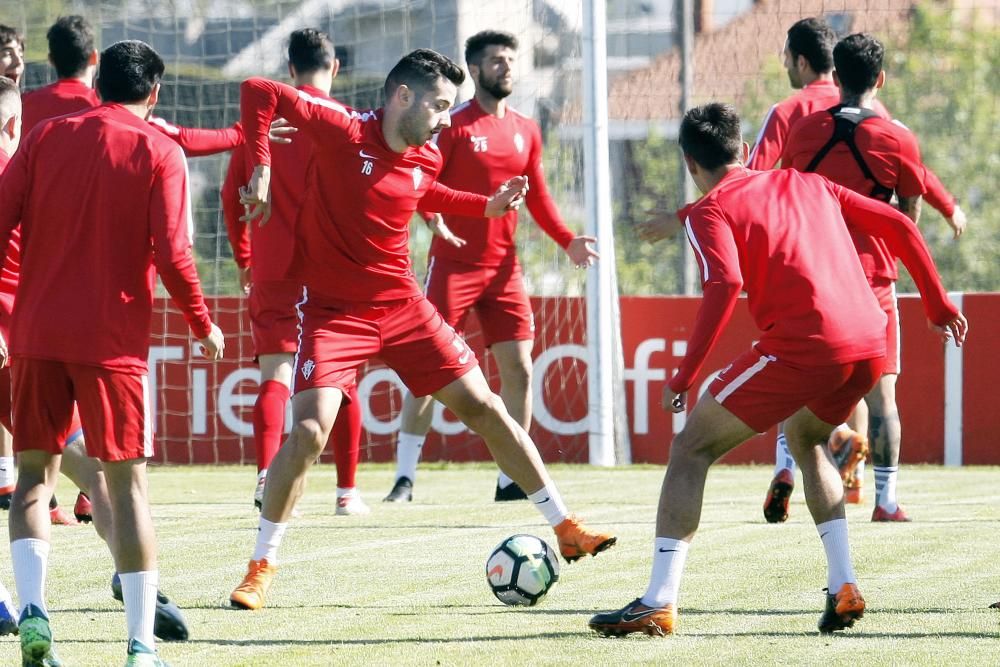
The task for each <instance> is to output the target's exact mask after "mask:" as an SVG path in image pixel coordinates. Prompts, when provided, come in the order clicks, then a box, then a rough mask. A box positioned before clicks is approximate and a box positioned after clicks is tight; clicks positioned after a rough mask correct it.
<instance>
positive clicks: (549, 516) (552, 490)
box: [528, 482, 569, 528]
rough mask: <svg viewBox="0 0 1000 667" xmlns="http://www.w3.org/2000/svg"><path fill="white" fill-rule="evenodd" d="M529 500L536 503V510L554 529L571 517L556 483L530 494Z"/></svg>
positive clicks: (550, 483)
mask: <svg viewBox="0 0 1000 667" xmlns="http://www.w3.org/2000/svg"><path fill="white" fill-rule="evenodd" d="M528 500H530V501H531V502H533V503H535V509H537V510H538V511H539V512H541V513H542V516H544V517H545V520H546V521H548V522H549V525H550V526H552V527H553V528H554V527H555V526H558V525H559V524H561V523H562V522H563V521H565V520H566V517H568V516H569V510H567V509H566V505H565V503H563V499H562V496H560V495H559V489H557V488H556V484H555V482H549V483H548V484H546V485H545V486H543V487H542V488H540V489H539V490H538V491H535V492H534V493H529V494H528Z"/></svg>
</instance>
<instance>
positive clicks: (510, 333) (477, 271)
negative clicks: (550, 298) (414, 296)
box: [424, 257, 535, 347]
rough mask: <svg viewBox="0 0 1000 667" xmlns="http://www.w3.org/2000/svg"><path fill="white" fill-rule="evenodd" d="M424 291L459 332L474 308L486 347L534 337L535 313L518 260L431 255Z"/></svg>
mask: <svg viewBox="0 0 1000 667" xmlns="http://www.w3.org/2000/svg"><path fill="white" fill-rule="evenodd" d="M424 292H425V294H426V295H427V300H428V301H430V302H431V303H432V304H434V306H435V307H436V308H437V309H438V311H440V313H441V316H442V317H443V318H444V321H445V322H447V323H448V325H449V326H451V327H452V328H454V329H455V330H456V331H458V332H459V333H460V334H461V333H464V330H465V318H466V317H467V316H468V314H469V310H470V309H472V308H475V309H476V315H477V316H478V317H479V324H480V327H481V328H482V330H483V340H484V343H485V345H486V347H489V346H490V345H493V344H494V343H505V342H507V341H513V340H533V339H534V338H535V316H534V314H533V313H532V310H531V301H530V300H529V299H528V293H527V291H526V290H525V288H524V277H523V275H522V273H521V265H520V264H518V263H517V262H513V263H511V264H505V265H503V266H470V265H468V264H461V263H459V262H453V261H449V260H447V259H441V258H440V257H431V258H430V261H429V262H428V264H427V278H426V280H425V281H424Z"/></svg>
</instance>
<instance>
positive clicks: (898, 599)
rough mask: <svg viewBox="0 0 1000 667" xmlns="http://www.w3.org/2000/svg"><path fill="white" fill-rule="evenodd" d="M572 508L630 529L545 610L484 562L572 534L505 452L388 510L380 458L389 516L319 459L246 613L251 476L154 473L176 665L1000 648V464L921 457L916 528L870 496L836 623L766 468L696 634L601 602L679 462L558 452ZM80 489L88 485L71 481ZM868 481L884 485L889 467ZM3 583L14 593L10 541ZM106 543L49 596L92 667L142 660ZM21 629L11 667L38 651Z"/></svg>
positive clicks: (629, 580)
mask: <svg viewBox="0 0 1000 667" xmlns="http://www.w3.org/2000/svg"><path fill="white" fill-rule="evenodd" d="M552 472H553V475H554V477H555V479H556V480H557V481H558V482H559V484H560V487H561V490H562V493H563V496H564V497H565V498H566V500H567V503H568V504H569V505H570V507H571V509H573V510H575V511H577V512H580V513H581V514H583V515H584V516H585V517H586V518H587V519H588V521H589V522H590V523H592V524H593V525H595V526H601V527H607V528H613V529H614V530H615V531H616V532H617V534H618V536H619V544H618V546H617V547H615V548H614V549H613V550H611V551H609V552H607V553H605V554H602V555H601V556H600V557H598V558H596V559H587V560H585V561H580V562H578V563H576V564H574V565H564V566H563V569H562V575H561V579H560V582H559V583H558V584H557V585H556V586H555V588H554V589H553V590H552V592H551V593H550V594H549V596H548V598H546V599H545V600H543V601H542V603H541V604H540V605H539V606H538V607H535V608H530V609H514V608H506V607H504V606H502V605H501V604H500V603H499V602H497V601H496V600H495V599H494V598H493V596H492V594H491V593H490V591H489V588H488V587H487V585H486V582H485V573H484V562H485V559H486V556H487V555H488V554H489V552H490V550H491V549H492V548H493V547H494V546H495V545H496V544H497V543H498V542H499V541H500V540H501V539H503V538H504V537H506V536H507V535H510V534H512V533H516V532H529V533H533V534H536V535H539V536H542V537H544V538H545V539H547V540H549V541H550V543H552V542H554V540H553V539H552V534H551V532H550V531H549V529H548V527H547V526H546V525H545V524H544V522H543V521H542V520H541V518H540V516H539V515H538V514H537V513H536V512H535V511H534V510H533V509H532V508H531V507H530V506H529V505H528V504H526V503H509V504H503V505H497V504H495V503H493V502H492V492H493V484H494V477H493V471H492V469H490V468H488V467H485V466H438V467H432V466H429V467H426V468H422V469H421V471H420V474H419V478H418V480H417V487H416V501H415V502H414V503H413V504H411V505H406V506H386V505H383V504H382V503H381V502H379V501H380V499H381V497H382V495H383V494H384V493H385V492H386V491H387V490H388V488H389V486H390V485H391V482H392V471H391V470H390V469H389V468H388V467H386V466H363V467H362V470H361V471H360V474H359V483H360V486H361V488H362V490H363V492H364V497H365V500H366V501H367V502H368V503H369V504H370V505H371V506H372V508H373V510H374V512H373V514H372V515H371V516H369V517H337V516H334V514H333V511H332V509H333V489H334V486H335V474H334V472H333V470H332V468H331V467H329V466H322V467H317V468H316V469H314V471H313V472H312V473H311V475H310V486H309V489H308V490H307V492H306V496H305V498H304V500H303V502H302V503H301V505H300V510H301V512H302V516H301V517H299V518H297V519H293V521H292V523H291V527H290V529H289V531H288V533H287V534H286V537H285V543H284V545H283V546H282V550H281V561H282V562H281V569H280V573H279V575H278V577H277V579H276V580H275V584H274V586H273V588H272V589H271V595H270V597H269V599H268V606H267V608H265V609H264V610H262V611H259V612H243V611H234V610H231V609H229V606H228V595H229V592H230V590H231V589H232V588H233V586H235V585H236V584H237V583H238V582H239V580H240V578H241V577H242V574H243V572H244V566H245V564H246V561H247V559H248V557H249V555H250V553H251V550H252V547H253V540H254V535H255V527H256V512H255V511H254V510H253V509H252V506H251V503H250V493H251V490H252V486H253V477H254V475H253V470H252V469H251V468H232V467H228V468H208V467H177V468H157V469H154V470H153V471H152V474H151V483H150V487H151V489H152V496H153V502H154V508H153V512H154V515H155V520H156V527H157V531H158V535H159V540H160V576H161V588H162V589H163V590H164V591H165V592H166V593H167V594H168V595H170V596H171V597H173V598H174V600H175V601H176V602H177V603H178V604H179V605H180V606H181V607H182V608H183V609H184V612H185V615H186V617H187V620H188V623H189V625H190V627H191V633H192V639H191V641H189V642H187V643H184V644H166V643H160V645H159V648H160V653H161V655H162V656H163V657H164V658H165V659H166V660H167V661H169V662H171V663H172V664H173V665H175V667H176V666H179V665H180V666H184V665H199V666H200V665H269V666H271V665H390V664H394V665H437V664H441V665H463V666H469V665H489V664H495V665H526V664H533V665H549V664H565V665H608V664H639V663H643V664H653V663H661V664H663V663H667V662H668V661H669V663H670V664H675V665H686V664H705V665H762V664H775V663H782V664H816V665H824V666H826V665H837V664H849V665H852V666H857V665H860V664H892V665H919V664H928V665H931V664H933V665H939V664H949V665H954V664H970V665H984V664H997V663H998V662H1000V640H998V629H1000V627H998V623H1000V613H998V612H996V611H995V610H989V609H987V608H986V607H987V606H988V605H989V604H990V603H991V602H994V601H996V600H997V599H1000V570H998V568H997V565H996V563H997V561H996V558H997V549H996V536H997V534H998V529H1000V509H998V508H1000V486H998V484H997V480H998V479H1000V470H998V469H996V468H993V469H989V468H971V469H943V468H937V467H905V468H904V470H903V474H902V475H901V479H900V496H901V498H902V500H903V502H904V504H905V505H906V507H907V509H908V510H909V511H910V513H911V515H912V516H913V518H914V522H913V523H911V524H899V525H894V524H872V523H870V522H869V521H868V519H869V516H870V512H871V506H870V500H869V504H868V505H867V506H866V507H864V508H861V507H852V508H849V511H848V518H849V520H850V522H851V531H852V535H851V536H852V541H853V553H854V557H855V564H856V567H857V570H858V574H859V578H860V585H861V589H862V591H863V592H864V594H865V597H866V598H867V600H868V613H867V614H866V615H865V618H864V619H863V620H861V621H860V622H859V623H858V625H857V626H856V627H855V629H854V630H851V631H848V632H846V633H844V634H843V635H842V636H841V635H838V636H834V637H821V636H819V635H818V634H817V633H816V630H815V628H816V620H817V618H818V616H819V612H820V609H821V606H822V602H823V597H822V593H821V591H820V589H821V588H822V587H823V586H824V584H825V574H824V569H823V555H822V548H821V546H820V542H819V539H818V537H817V535H816V532H815V529H814V527H813V526H812V523H811V521H810V520H809V518H808V514H807V512H806V509H805V505H804V503H803V501H802V497H801V493H799V492H797V493H796V495H795V497H794V500H793V506H792V516H791V518H790V519H789V521H788V523H787V524H785V525H778V526H770V525H766V524H764V523H763V519H762V518H761V514H760V504H761V502H762V500H763V494H764V490H765V488H766V486H767V483H768V480H769V478H770V472H771V471H770V469H767V468H764V467H752V468H747V467H739V468H737V467H722V468H719V469H717V470H714V471H713V472H712V473H711V475H710V478H709V486H708V490H707V492H706V503H705V511H704V516H703V520H702V526H701V530H700V532H699V533H698V537H697V539H696V540H695V542H694V544H693V545H692V547H691V551H690V554H689V557H688V563H687V571H686V572H685V576H684V582H683V585H682V588H681V600H680V609H681V611H680V628H679V631H680V634H678V635H676V636H674V637H670V638H667V639H650V638H647V637H644V636H634V637H632V638H629V639H624V640H622V639H617V640H614V639H600V638H597V637H595V636H592V635H591V634H590V633H589V632H588V631H587V628H586V622H587V619H588V618H589V616H590V615H591V614H592V613H594V612H596V611H602V610H607V609H612V608H616V607H619V606H621V605H623V604H625V603H626V602H628V601H629V600H631V599H632V598H634V597H636V596H637V595H640V594H641V593H642V592H643V591H644V590H645V587H646V582H647V577H648V575H649V564H650V554H651V544H652V543H651V540H652V535H653V519H654V516H655V503H656V499H657V496H658V493H659V485H660V481H661V479H662V469H661V468H657V467H648V466H634V467H630V468H623V469H611V470H606V469H596V468H590V467H582V466H553V469H552ZM60 490H61V495H62V498H63V499H64V501H65V502H69V501H70V500H71V491H70V490H69V487H68V485H67V484H65V483H63V486H62V488H61V489H60ZM867 490H868V491H869V492H870V491H872V488H871V479H870V477H869V480H868V488H867ZM0 552H2V553H0V577H2V579H3V581H4V582H5V583H6V584H7V585H8V587H10V588H13V577H12V574H11V571H10V559H9V552H8V547H7V546H6V545H4V546H0ZM111 571H112V565H111V558H110V556H109V555H108V552H107V549H105V548H104V545H103V544H102V543H101V542H100V541H99V540H98V538H97V537H96V535H95V533H94V532H93V530H91V529H90V528H63V527H56V528H53V533H52V557H51V561H50V574H49V605H50V610H51V615H52V623H53V626H52V627H53V631H54V633H55V636H56V642H57V647H58V649H59V651H60V654H61V655H62V657H63V660H64V661H65V663H66V664H67V665H70V666H72V667H79V666H87V665H94V666H104V665H114V664H122V662H123V661H124V650H125V647H124V641H123V639H122V638H123V635H124V626H125V621H124V614H123V612H122V610H121V606H120V605H119V604H118V603H116V602H115V601H114V600H112V599H111V593H110V590H109V587H108V580H109V578H110V575H111ZM17 655H18V654H17V644H16V639H12V638H4V639H2V640H0V665H12V664H16V662H17Z"/></svg>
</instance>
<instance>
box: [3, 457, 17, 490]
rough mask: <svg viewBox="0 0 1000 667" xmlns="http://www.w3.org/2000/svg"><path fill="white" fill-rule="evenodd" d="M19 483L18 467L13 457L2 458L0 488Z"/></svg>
mask: <svg viewBox="0 0 1000 667" xmlns="http://www.w3.org/2000/svg"><path fill="white" fill-rule="evenodd" d="M16 483H17V465H16V464H15V463H14V457H13V456H0V488H3V487H6V486H14V484H16Z"/></svg>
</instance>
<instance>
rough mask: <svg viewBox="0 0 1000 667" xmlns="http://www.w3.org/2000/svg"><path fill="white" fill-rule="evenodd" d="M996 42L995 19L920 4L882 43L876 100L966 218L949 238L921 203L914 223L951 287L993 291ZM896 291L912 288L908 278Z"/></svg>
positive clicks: (999, 196) (999, 58) (999, 136)
mask: <svg viewBox="0 0 1000 667" xmlns="http://www.w3.org/2000/svg"><path fill="white" fill-rule="evenodd" d="M998 44H1000V29H998V28H997V26H996V24H995V23H991V22H989V21H977V20H976V18H975V16H969V15H962V14H959V13H956V12H954V11H951V10H948V9H945V8H943V7H939V6H937V5H932V4H929V3H927V4H923V5H921V6H919V7H918V8H917V9H916V11H914V12H913V14H912V18H911V21H910V31H909V35H908V36H907V37H906V39H905V40H901V41H900V42H899V43H897V44H891V45H887V52H888V57H887V60H888V62H887V63H886V65H885V67H886V72H887V75H888V79H887V82H886V86H885V89H884V91H883V95H882V99H883V101H884V102H885V104H886V106H887V107H888V108H889V109H890V110H891V111H892V113H893V115H894V116H895V117H896V118H899V119H900V120H902V121H903V122H904V123H906V125H907V126H908V127H909V128H910V129H911V130H913V132H914V133H915V134H916V135H917V137H919V138H920V147H921V151H922V153H923V158H924V163H925V164H927V165H928V166H929V167H931V168H932V169H933V170H934V171H935V172H936V173H937V174H938V176H939V177H940V178H941V181H942V182H943V183H944V184H945V185H946V186H947V187H948V188H949V190H951V192H952V193H953V194H954V195H955V196H956V197H958V200H959V202H960V203H961V206H962V208H963V209H964V210H965V212H966V214H967V216H968V218H969V226H968V228H967V231H966V233H965V234H964V235H963V236H962V238H961V239H960V240H959V241H954V240H952V232H951V229H950V228H949V227H948V226H947V225H946V224H945V222H944V220H943V219H942V217H941V215H940V214H939V213H937V212H936V211H934V210H933V209H931V208H930V207H929V206H927V205H926V203H925V205H924V214H923V219H922V222H921V228H922V230H923V233H924V236H925V238H926V239H927V242H928V244H929V245H930V247H931V250H932V251H933V254H934V259H935V261H936V262H937V264H938V268H939V270H940V271H941V275H942V277H943V279H944V283H945V285H946V286H947V287H948V289H951V290H970V291H971V290H997V289H1000V264H998V263H997V261H996V258H997V257H1000V191H998V189H997V173H998V170H1000V133H998V131H997V127H998V126H997V123H998V118H997V103H998V98H1000V88H998V84H997V77H996V73H997V72H998V71H1000V48H998V47H997V45H998ZM900 288H901V290H905V291H915V288H914V287H913V283H912V282H911V281H910V279H909V277H908V276H907V277H905V278H904V279H903V280H901V281H900Z"/></svg>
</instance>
